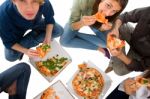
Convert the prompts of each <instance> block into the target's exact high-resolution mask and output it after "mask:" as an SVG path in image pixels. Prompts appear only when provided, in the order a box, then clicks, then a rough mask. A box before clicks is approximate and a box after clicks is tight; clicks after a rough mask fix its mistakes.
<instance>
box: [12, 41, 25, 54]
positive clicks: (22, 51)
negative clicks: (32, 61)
mask: <svg viewBox="0 0 150 99" xmlns="http://www.w3.org/2000/svg"><path fill="white" fill-rule="evenodd" d="M12 49H13V50H16V51H18V52H21V53H24V54H26V53H27V50H28V49H27V48H25V47H23V46H21V45H20V44H18V43H16V44H14V45H13V46H12Z"/></svg>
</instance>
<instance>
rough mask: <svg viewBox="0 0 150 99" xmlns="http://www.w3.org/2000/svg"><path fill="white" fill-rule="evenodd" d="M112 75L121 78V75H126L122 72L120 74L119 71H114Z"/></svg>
mask: <svg viewBox="0 0 150 99" xmlns="http://www.w3.org/2000/svg"><path fill="white" fill-rule="evenodd" d="M114 73H115V74H117V75H118V76H123V75H125V74H126V73H124V72H121V71H115V70H114Z"/></svg>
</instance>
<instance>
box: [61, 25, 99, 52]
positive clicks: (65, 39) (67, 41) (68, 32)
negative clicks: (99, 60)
mask: <svg viewBox="0 0 150 99" xmlns="http://www.w3.org/2000/svg"><path fill="white" fill-rule="evenodd" d="M80 34H82V33H80V32H78V31H76V30H72V29H71V27H70V25H69V23H67V24H66V26H65V28H64V33H63V34H62V36H61V38H60V44H61V45H63V46H66V47H72V48H84V49H91V50H97V48H98V46H97V45H95V44H92V43H91V42H89V41H87V40H84V39H82V38H81V37H79V36H78V35H80Z"/></svg>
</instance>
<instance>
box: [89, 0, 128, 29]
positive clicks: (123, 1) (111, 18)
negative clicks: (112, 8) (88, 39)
mask: <svg viewBox="0 0 150 99" xmlns="http://www.w3.org/2000/svg"><path fill="white" fill-rule="evenodd" d="M115 1H117V2H118V3H119V4H120V6H121V10H120V11H119V12H117V13H116V14H114V15H113V16H108V17H106V18H107V19H108V21H109V22H113V21H115V19H116V18H117V16H118V15H119V14H120V13H121V12H122V11H123V10H124V9H125V7H126V5H127V3H128V0H115ZM100 2H102V0H96V1H95V3H94V6H93V12H92V14H96V13H97V12H98V6H99V3H100ZM92 26H94V27H96V28H99V27H100V26H101V23H99V22H96V23H95V24H94V25H92Z"/></svg>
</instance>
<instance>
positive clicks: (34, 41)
mask: <svg viewBox="0 0 150 99" xmlns="http://www.w3.org/2000/svg"><path fill="white" fill-rule="evenodd" d="M39 29H40V30H37V29H35V31H34V30H33V31H31V32H29V33H28V34H26V35H25V36H24V37H23V38H22V40H21V41H20V42H19V44H20V45H22V46H23V47H25V48H31V47H35V46H37V45H38V44H39V43H42V42H43V40H44V38H45V29H42V27H39ZM62 33H63V28H62V27H61V26H60V25H59V24H57V23H55V24H54V27H53V31H52V39H53V38H56V37H59V36H60V35H62ZM22 54H23V53H20V52H18V51H15V50H12V49H7V48H5V58H6V59H7V60H8V61H16V60H17V59H19V58H20V57H21V55H22Z"/></svg>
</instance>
